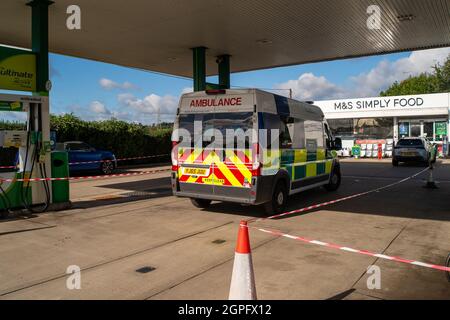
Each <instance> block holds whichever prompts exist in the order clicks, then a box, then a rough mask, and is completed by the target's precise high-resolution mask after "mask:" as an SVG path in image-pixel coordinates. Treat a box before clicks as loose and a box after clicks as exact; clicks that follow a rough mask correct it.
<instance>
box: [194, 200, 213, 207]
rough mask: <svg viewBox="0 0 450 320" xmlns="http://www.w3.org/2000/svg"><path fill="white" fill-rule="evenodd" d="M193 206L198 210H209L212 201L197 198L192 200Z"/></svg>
mask: <svg viewBox="0 0 450 320" xmlns="http://www.w3.org/2000/svg"><path fill="white" fill-rule="evenodd" d="M191 202H192V204H193V205H194V206H195V207H197V208H202V209H205V208H208V207H209V206H210V204H211V200H208V199H197V198H191Z"/></svg>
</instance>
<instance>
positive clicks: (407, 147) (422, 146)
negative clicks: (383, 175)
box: [392, 138, 436, 166]
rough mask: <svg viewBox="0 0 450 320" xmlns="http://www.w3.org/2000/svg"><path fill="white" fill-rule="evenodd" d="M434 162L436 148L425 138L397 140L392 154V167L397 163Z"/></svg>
mask: <svg viewBox="0 0 450 320" xmlns="http://www.w3.org/2000/svg"><path fill="white" fill-rule="evenodd" d="M430 161H431V162H434V161H436V146H435V145H433V144H431V143H430V142H429V141H428V140H427V139H425V138H402V139H400V140H398V142H397V144H396V145H395V147H394V152H393V154H392V165H393V166H398V163H399V162H423V163H426V164H428V163H429V162H430Z"/></svg>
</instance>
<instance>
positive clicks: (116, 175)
mask: <svg viewBox="0 0 450 320" xmlns="http://www.w3.org/2000/svg"><path fill="white" fill-rule="evenodd" d="M166 171H171V169H157V170H151V171H141V172H131V173H118V174H109V175H103V176H83V177H62V178H25V179H20V178H19V179H17V178H11V179H2V178H0V183H2V182H18V181H20V182H36V181H64V180H83V179H103V178H118V177H130V176H140V175H144V174H154V173H159V172H166Z"/></svg>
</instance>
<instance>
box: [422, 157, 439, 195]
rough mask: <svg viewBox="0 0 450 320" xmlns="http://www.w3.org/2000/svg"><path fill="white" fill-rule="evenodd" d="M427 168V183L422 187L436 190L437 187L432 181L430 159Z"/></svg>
mask: <svg viewBox="0 0 450 320" xmlns="http://www.w3.org/2000/svg"><path fill="white" fill-rule="evenodd" d="M429 166H430V168H429V170H428V172H429V174H428V180H427V183H426V184H425V186H424V187H425V188H427V189H437V188H438V187H437V185H436V182H435V181H434V178H433V163H432V162H431V159H430V161H429Z"/></svg>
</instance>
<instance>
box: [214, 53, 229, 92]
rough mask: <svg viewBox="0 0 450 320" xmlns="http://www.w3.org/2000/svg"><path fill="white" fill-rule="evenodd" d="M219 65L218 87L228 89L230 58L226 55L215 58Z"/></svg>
mask: <svg viewBox="0 0 450 320" xmlns="http://www.w3.org/2000/svg"><path fill="white" fill-rule="evenodd" d="M217 63H218V64H219V86H220V87H221V88H222V89H230V56H229V55H228V54H224V55H221V56H219V57H217Z"/></svg>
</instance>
